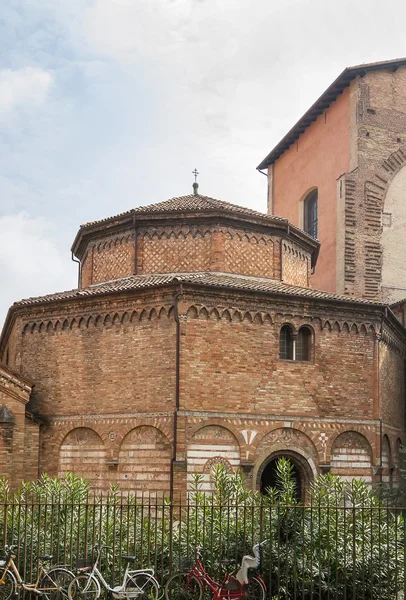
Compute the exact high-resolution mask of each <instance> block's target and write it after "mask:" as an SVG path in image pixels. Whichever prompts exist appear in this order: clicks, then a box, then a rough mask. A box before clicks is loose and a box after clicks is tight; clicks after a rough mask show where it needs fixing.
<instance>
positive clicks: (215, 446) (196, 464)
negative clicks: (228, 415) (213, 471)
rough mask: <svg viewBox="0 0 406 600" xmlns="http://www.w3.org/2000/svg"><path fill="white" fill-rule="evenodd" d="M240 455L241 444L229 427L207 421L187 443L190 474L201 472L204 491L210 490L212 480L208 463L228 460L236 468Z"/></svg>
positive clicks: (188, 470)
mask: <svg viewBox="0 0 406 600" xmlns="http://www.w3.org/2000/svg"><path fill="white" fill-rule="evenodd" d="M240 456H241V452H240V444H239V442H238V439H237V437H236V436H235V435H234V433H233V432H232V431H230V429H229V428H227V427H224V426H223V425H219V424H218V423H215V424H214V423H213V424H209V423H207V422H205V423H204V424H201V427H199V428H198V429H197V430H196V431H195V432H194V433H193V435H192V436H190V438H189V442H188V444H187V472H188V476H189V478H190V476H191V475H192V474H194V473H199V474H200V475H201V476H202V483H201V488H202V491H210V490H211V489H212V481H211V478H210V471H208V470H207V464H210V461H211V462H216V463H218V462H224V461H227V464H229V465H230V468H231V469H233V470H236V469H237V468H238V467H239V466H240Z"/></svg>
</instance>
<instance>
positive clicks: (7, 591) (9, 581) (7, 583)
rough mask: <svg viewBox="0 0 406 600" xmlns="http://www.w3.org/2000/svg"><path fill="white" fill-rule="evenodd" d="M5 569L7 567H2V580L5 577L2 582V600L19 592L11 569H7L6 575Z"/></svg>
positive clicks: (0, 578)
mask: <svg viewBox="0 0 406 600" xmlns="http://www.w3.org/2000/svg"><path fill="white" fill-rule="evenodd" d="M4 571H5V569H2V568H0V581H1V580H2V579H3V577H4V582H3V583H1V584H0V600H9V599H10V598H11V597H12V596H14V594H16V593H17V589H16V586H15V583H14V578H13V576H12V575H11V573H10V571H7V573H6V574H5V575H4Z"/></svg>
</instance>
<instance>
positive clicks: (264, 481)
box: [260, 456, 303, 500]
mask: <svg viewBox="0 0 406 600" xmlns="http://www.w3.org/2000/svg"><path fill="white" fill-rule="evenodd" d="M279 458H281V456H276V457H275V458H273V459H272V460H271V461H270V462H269V463H268V464H267V465H266V467H265V469H264V470H263V472H262V476H261V488H260V491H261V494H266V488H268V487H275V486H276V481H277V476H276V474H277V471H276V463H277V461H278V460H279ZM286 458H287V459H288V460H289V461H290V462H291V464H292V466H293V477H294V478H295V480H296V498H297V500H302V494H303V477H302V475H301V468H300V467H299V466H298V465H297V464H296V463H295V461H294V460H292V458H291V457H290V456H286Z"/></svg>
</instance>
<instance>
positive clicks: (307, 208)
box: [303, 189, 318, 238]
mask: <svg viewBox="0 0 406 600" xmlns="http://www.w3.org/2000/svg"><path fill="white" fill-rule="evenodd" d="M317 200H318V192H317V189H315V190H312V191H311V192H310V194H308V196H307V198H305V201H304V203H303V210H304V213H303V225H304V230H305V232H306V233H308V234H309V235H311V236H312V237H313V238H317V235H318V226H317V225H318V220H317Z"/></svg>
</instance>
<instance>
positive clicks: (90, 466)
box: [21, 304, 175, 490]
mask: <svg viewBox="0 0 406 600" xmlns="http://www.w3.org/2000/svg"><path fill="white" fill-rule="evenodd" d="M145 308H146V310H145V309H144V307H143V306H141V307H140V306H137V305H136V304H132V305H130V306H128V305H126V306H125V307H122V309H121V310H120V311H119V312H118V313H115V312H114V311H113V312H111V313H108V314H106V312H104V313H102V314H100V313H97V312H93V313H90V314H89V313H87V314H86V315H84V314H83V313H82V315H81V316H80V317H79V316H78V315H77V316H76V318H75V317H73V315H72V316H71V317H69V319H65V320H62V319H60V318H57V317H55V318H54V319H53V320H48V321H43V322H42V324H41V322H40V320H39V319H38V318H36V322H37V324H36V325H35V327H34V328H32V327H31V326H30V327H26V328H25V333H24V334H23V336H22V343H21V345H22V354H23V365H22V368H23V372H24V373H25V374H26V375H28V374H30V377H32V378H33V379H34V380H35V382H36V385H35V391H34V392H33V394H32V399H31V402H30V409H31V410H32V411H33V412H34V413H36V414H40V415H41V416H42V417H43V419H44V420H45V422H46V423H47V425H46V426H45V427H44V428H43V433H42V450H41V470H42V471H46V472H49V473H50V474H52V475H56V474H57V473H60V474H62V473H63V472H65V471H67V470H70V471H74V472H77V473H79V474H81V475H82V476H84V477H86V478H89V479H90V480H91V482H92V484H93V485H94V486H95V487H103V488H106V487H108V486H109V483H116V482H117V477H118V475H117V464H118V460H119V459H120V461H121V463H123V462H124V463H125V464H127V469H128V470H127V471H125V469H124V467H123V469H124V470H123V471H121V467H120V471H119V473H120V476H119V479H120V482H121V483H122V484H123V488H124V489H126V487H127V488H128V487H131V488H132V489H134V486H135V483H134V482H135V481H137V482H138V481H139V480H140V479H141V474H140V473H141V472H142V471H143V472H145V471H146V470H148V465H150V464H151V460H152V459H151V456H150V458H149V459H148V452H145V453H144V458H143V460H144V462H142V460H141V458H140V456H137V457H136V458H137V460H136V463H137V465H135V466H134V468H131V465H130V463H131V461H130V463H129V462H128V460H127V459H128V458H129V454H128V449H127V450H126V449H125V448H126V444H127V445H128V442H129V441H130V440H131V439H133V438H132V437H131V436H130V437H128V438H127V441H126V442H123V444H124V445H123V446H122V447H121V442H122V440H123V438H124V437H125V435H126V434H127V433H128V432H129V431H130V430H132V429H134V428H135V427H137V426H138V425H139V416H140V415H142V416H145V415H146V414H151V415H154V414H156V413H158V414H160V413H165V414H166V413H169V414H170V418H172V412H173V409H174V394H175V367H174V364H175V323H174V320H173V316H172V315H169V316H168V312H169V310H170V309H171V306H170V305H169V306H161V307H157V308H156V309H151V307H149V308H148V306H146V307H145ZM158 312H159V317H158ZM134 415H138V416H134ZM54 418H57V421H56V422H54ZM150 421H151V419H150ZM150 424H151V429H148V431H152V426H153V427H154V428H155V429H154V431H158V433H159V431H162V427H161V426H159V425H157V423H155V422H154V419H153V418H152V421H151V423H150ZM169 430H170V431H171V429H170V428H169ZM72 431H73V432H72ZM165 431H166V430H165ZM71 432H72V433H71ZM165 435H166V434H165ZM133 437H134V439H135V438H136V437H137V436H136V434H134V436H133ZM152 440H153V438H152ZM151 443H155V442H153V441H152V442H151ZM120 448H121V450H120ZM120 452H121V455H120ZM123 453H124V454H123ZM141 454H142V453H141ZM123 456H124V457H125V460H124V459H123ZM168 456H170V453H169V455H168ZM156 459H157V460H156V464H157V467H156V468H157V473H156V478H158V479H159V478H162V472H165V471H166V475H165V477H164V480H165V481H166V482H167V479H168V469H169V464H170V463H169V462H168V464H167V465H166V467H165V468H163V469H161V468H160V467H159V468H158V465H159V460H158V459H159V456H157V457H156ZM132 460H133V459H132ZM134 460H135V459H134ZM168 460H169V459H168ZM111 461H113V462H112V463H111ZM110 463H111V464H110ZM128 465H129V466H128ZM140 465H141V466H140ZM142 465H144V466H142ZM147 479H149V480H150V481H151V480H152V479H154V478H153V477H149V478H147ZM141 487H142V486H141ZM152 487H153V486H152ZM156 489H157V490H158V489H159V486H158V487H157V488H156Z"/></svg>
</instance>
